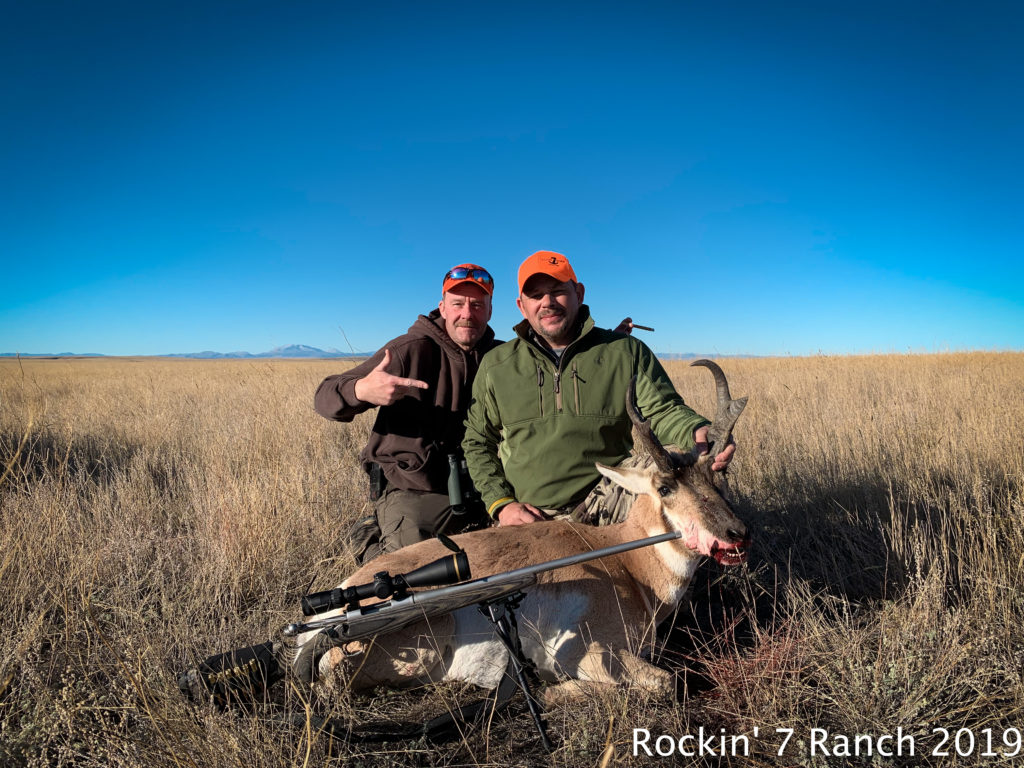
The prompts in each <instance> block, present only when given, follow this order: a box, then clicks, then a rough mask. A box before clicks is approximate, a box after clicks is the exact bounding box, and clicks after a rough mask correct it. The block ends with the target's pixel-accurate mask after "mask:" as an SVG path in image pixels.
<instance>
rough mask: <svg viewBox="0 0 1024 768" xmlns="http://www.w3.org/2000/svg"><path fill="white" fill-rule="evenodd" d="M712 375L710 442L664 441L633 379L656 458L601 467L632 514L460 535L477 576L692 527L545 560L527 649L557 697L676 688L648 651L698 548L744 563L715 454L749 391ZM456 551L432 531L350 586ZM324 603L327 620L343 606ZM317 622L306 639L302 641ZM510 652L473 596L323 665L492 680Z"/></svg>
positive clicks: (378, 680)
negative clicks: (548, 565) (646, 542)
mask: <svg viewBox="0 0 1024 768" xmlns="http://www.w3.org/2000/svg"><path fill="white" fill-rule="evenodd" d="M693 365H703V366H705V367H707V368H709V369H710V370H711V372H712V373H713V374H714V376H715V381H716V384H717V389H718V407H717V414H716V416H715V420H714V422H713V424H712V426H711V428H709V443H710V446H709V447H710V450H709V451H708V452H707V453H706V454H703V455H698V454H697V453H696V451H693V452H690V453H677V452H673V451H667V450H665V449H664V448H663V447H662V446H661V444H660V443H659V442H658V439H657V438H656V437H655V436H654V434H653V432H652V430H651V426H650V423H649V422H647V421H646V420H644V419H642V418H641V416H640V414H639V413H638V412H637V410H636V406H635V391H634V389H635V383H633V384H631V385H630V392H629V394H628V395H627V409H628V411H629V415H630V418H631V420H632V421H633V424H634V435H635V437H636V445H635V446H634V451H635V452H637V453H640V452H646V453H647V454H649V455H650V456H651V458H652V459H653V466H648V467H646V468H643V469H627V468H613V467H606V466H603V465H601V464H598V465H597V468H598V470H599V471H600V472H601V474H603V475H605V476H606V477H608V478H611V480H613V481H614V482H616V483H618V484H619V485H621V486H623V487H624V488H626V489H627V490H629V491H631V492H633V493H635V494H637V497H636V500H635V501H634V503H633V506H632V508H631V509H630V512H629V516H628V518H627V519H626V521H625V522H622V523H619V524H617V525H609V526H604V527H593V526H588V525H583V524H579V523H574V522H570V521H568V520H559V521H551V522H539V523H532V524H529V525H521V526H514V527H506V528H497V529H488V530H481V531H474V532H472V533H466V534H463V535H461V536H456V537H454V540H455V541H456V542H457V543H458V544H459V545H460V546H461V547H462V548H464V549H465V550H466V553H467V554H468V556H469V563H470V567H471V568H472V571H473V576H474V577H476V578H478V577H482V576H490V575H493V574H496V573H502V572H505V571H511V570H514V569H516V568H521V567H524V566H527V565H532V564H535V563H540V562H543V561H547V560H554V559H556V558H561V557H566V556H568V555H575V554H579V553H582V552H588V551H591V550H595V549H599V548H601V547H608V546H612V545H615V544H620V543H622V542H626V541H633V540H636V539H641V538H644V537H647V536H656V535H658V534H662V533H669V532H673V531H678V532H680V533H681V534H682V537H681V538H679V539H675V540H673V541H669V542H666V543H661V544H656V545H654V546H649V547H644V548H642V549H636V550H633V551H630V552H626V553H623V554H619V555H615V556H611V557H605V558H601V559H599V560H594V561H591V562H588V563H583V564H578V565H574V566H568V567H565V568H560V569H558V570H553V571H548V572H545V573H543V574H541V575H540V576H539V578H538V581H537V584H536V585H535V586H533V587H531V588H529V589H528V590H527V594H526V598H525V600H524V601H523V603H522V605H521V606H520V608H519V609H518V611H517V614H518V619H519V634H520V638H521V640H522V644H523V651H524V652H525V654H526V655H527V656H528V657H529V658H530V659H532V660H533V662H534V663H535V664H536V665H537V671H538V673H539V675H540V677H541V679H542V680H546V681H550V682H559V683H560V685H557V686H554V687H552V688H549V689H548V691H547V693H546V697H547V699H548V701H549V702H551V701H552V700H554V699H558V698H563V697H565V696H574V695H579V694H583V693H586V692H588V691H590V690H592V689H593V688H594V687H595V686H608V685H636V686H640V687H641V688H645V689H649V690H651V691H654V692H656V693H660V694H665V693H669V692H671V690H672V687H673V678H672V675H671V674H669V673H668V672H666V671H665V670H662V669H659V668H658V667H655V666H654V665H652V664H650V663H648V662H646V661H644V660H643V659H641V658H640V654H641V653H642V652H643V650H644V648H645V646H647V647H650V644H651V643H652V642H653V638H654V628H655V627H656V626H657V624H658V623H659V622H661V621H662V620H663V619H665V618H666V617H668V616H669V615H670V614H671V613H672V611H673V610H675V608H676V606H677V605H678V604H679V602H680V600H681V599H682V597H683V594H684V593H685V591H686V588H687V586H688V585H689V583H690V579H691V578H692V576H693V574H694V571H695V570H696V568H697V566H698V564H699V563H700V561H701V559H702V558H704V557H713V558H714V559H715V560H717V561H718V562H719V563H721V564H723V565H735V564H739V563H743V562H744V561H745V560H746V558H747V549H748V547H749V545H750V536H749V535H748V533H747V529H746V526H745V525H744V524H743V523H742V522H741V521H740V520H739V519H738V518H737V517H736V515H735V514H733V511H732V509H731V508H730V506H729V503H728V502H727V501H726V499H725V498H724V496H723V495H722V491H721V490H720V489H721V488H722V487H724V484H725V482H724V477H723V473H720V472H712V470H711V463H712V457H714V456H715V455H716V453H719V452H721V450H722V449H723V448H724V447H725V445H726V443H727V442H728V440H729V436H730V434H731V432H732V428H733V425H734V424H735V423H736V419H737V418H738V417H739V414H740V412H741V411H742V410H743V406H744V405H745V404H746V398H742V399H740V400H732V399H730V396H729V385H728V383H727V382H726V379H725V375H724V374H723V373H722V371H721V369H720V368H719V367H718V366H717V365H716V364H715V363H713V362H711V361H708V360H698V361H696V362H694V363H693ZM446 554H450V553H449V551H448V550H447V549H445V547H444V546H443V545H442V544H441V543H440V542H439V541H437V540H429V541H422V542H419V543H418V544H414V545H412V546H410V547H406V548H404V549H401V550H399V551H397V552H392V553H390V554H386V555H383V556H381V557H379V558H377V559H375V560H373V561H372V562H370V563H368V564H366V565H365V566H363V567H362V568H361V569H360V570H358V571H356V572H355V573H354V574H352V575H351V576H350V577H349V578H348V579H346V580H345V581H344V582H343V583H342V585H341V586H343V587H347V586H350V585H353V584H364V583H367V582H370V581H372V580H373V575H374V574H375V573H377V572H379V571H388V572H390V573H391V574H398V573H407V572H408V571H411V570H413V569H415V568H418V567H420V566H421V565H424V564H426V563H429V562H431V561H432V560H435V559H437V558H439V557H442V556H443V555H446ZM338 613H340V611H333V612H331V613H325V614H323V615H322V616H321V617H319V618H323V617H327V616H331V615H336V614H338ZM314 634H315V633H313V632H309V633H306V634H304V635H302V636H300V637H299V638H298V644H299V646H300V647H301V646H302V645H303V644H304V643H306V642H308V641H309V640H310V639H311V638H312V636H313V635H314ZM507 663H508V652H507V651H506V650H505V647H504V646H503V645H502V644H501V642H500V641H499V640H498V639H497V638H496V637H494V635H493V630H492V627H491V624H490V623H489V621H488V620H487V619H486V618H485V617H484V616H483V615H482V614H481V613H480V611H479V610H477V608H476V607H475V606H469V607H466V608H462V609H459V610H457V611H455V612H453V613H451V614H447V615H444V616H441V617H439V618H434V619H430V620H429V621H426V620H425V621H422V622H419V623H417V624H414V625H411V626H407V627H404V628H402V629H400V630H398V631H395V632H392V633H389V634H387V635H380V636H377V637H375V638H373V640H372V641H371V640H365V641H363V640H359V641H353V642H350V643H348V644H347V645H346V646H344V647H334V648H331V649H330V650H328V651H327V652H326V653H324V655H323V656H322V657H321V658H320V661H319V664H318V671H319V674H320V675H321V676H324V675H328V674H330V673H332V672H338V673H340V674H341V675H342V678H343V679H344V680H347V681H348V683H349V684H350V685H351V686H352V687H353V689H356V690H359V689H364V688H368V687H372V686H377V685H387V686H396V687H397V686H403V685H409V684H422V683H426V682H428V681H442V680H454V681H464V682H468V683H473V684H475V685H478V686H482V687H485V688H494V687H495V686H497V685H498V683H499V682H500V680H501V677H502V674H503V673H504V671H505V668H506V665H507Z"/></svg>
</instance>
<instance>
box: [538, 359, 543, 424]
mask: <svg viewBox="0 0 1024 768" xmlns="http://www.w3.org/2000/svg"><path fill="white" fill-rule="evenodd" d="M537 392H538V394H539V396H540V415H541V416H543V415H544V369H543V368H541V367H540V365H538V366H537Z"/></svg>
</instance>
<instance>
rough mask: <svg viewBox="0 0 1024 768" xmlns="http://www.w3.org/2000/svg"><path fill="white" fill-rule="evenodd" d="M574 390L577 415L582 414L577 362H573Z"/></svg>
mask: <svg viewBox="0 0 1024 768" xmlns="http://www.w3.org/2000/svg"><path fill="white" fill-rule="evenodd" d="M572 388H573V392H574V393H575V395H576V413H577V415H578V414H579V412H580V375H579V374H578V373H577V372H576V361H575V360H573V361H572Z"/></svg>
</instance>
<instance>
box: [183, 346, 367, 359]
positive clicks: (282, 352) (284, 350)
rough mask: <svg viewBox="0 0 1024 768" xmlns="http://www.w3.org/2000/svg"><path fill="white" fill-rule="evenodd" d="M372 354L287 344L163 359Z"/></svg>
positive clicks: (312, 356) (318, 356)
mask: <svg viewBox="0 0 1024 768" xmlns="http://www.w3.org/2000/svg"><path fill="white" fill-rule="evenodd" d="M372 354H373V353H372V352H341V351H340V350H337V349H334V348H333V347H331V348H330V349H319V348H317V347H310V346H307V345H306V344H287V345H285V346H283V347H274V348H273V349H272V350H270V351H269V352H258V353H257V354H255V355H254V354H252V353H251V352H209V351H206V352H179V353H175V354H171V355H163V357H188V358H198V359H203V360H219V359H226V358H230V359H246V358H250V359H253V360H256V359H260V358H268V357H289V358H294V357H307V358H321V357H369V356H370V355H372Z"/></svg>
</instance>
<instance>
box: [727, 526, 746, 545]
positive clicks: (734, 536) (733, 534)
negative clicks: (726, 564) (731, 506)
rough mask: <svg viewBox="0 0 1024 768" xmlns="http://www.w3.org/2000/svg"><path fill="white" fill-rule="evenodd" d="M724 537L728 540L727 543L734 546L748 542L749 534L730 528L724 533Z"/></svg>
mask: <svg viewBox="0 0 1024 768" xmlns="http://www.w3.org/2000/svg"><path fill="white" fill-rule="evenodd" d="M725 535H726V536H727V537H728V538H729V541H731V542H733V543H735V544H743V543H745V542H748V541H749V540H750V536H749V534H748V533H747V532H746V531H745V530H744V531H735V530H733V529H732V528H730V529H729V530H727V531H726V532H725Z"/></svg>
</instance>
